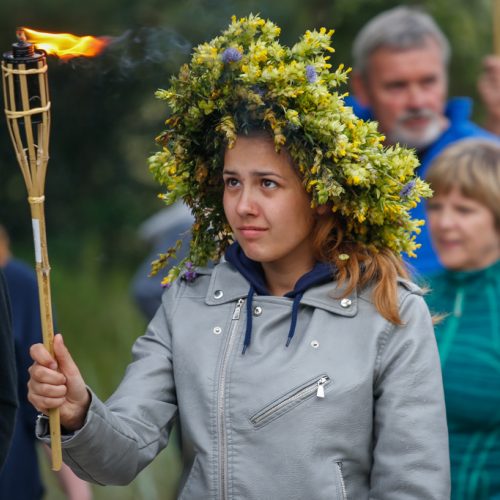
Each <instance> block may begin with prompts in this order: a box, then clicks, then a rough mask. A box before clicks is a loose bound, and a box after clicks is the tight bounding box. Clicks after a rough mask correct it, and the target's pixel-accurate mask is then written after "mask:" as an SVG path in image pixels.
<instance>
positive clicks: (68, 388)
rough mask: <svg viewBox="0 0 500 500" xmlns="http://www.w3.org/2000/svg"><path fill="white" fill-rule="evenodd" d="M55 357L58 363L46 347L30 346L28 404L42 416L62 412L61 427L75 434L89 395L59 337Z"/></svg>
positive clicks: (86, 406)
mask: <svg viewBox="0 0 500 500" xmlns="http://www.w3.org/2000/svg"><path fill="white" fill-rule="evenodd" d="M54 355H55V359H54V358H53V357H52V356H51V355H50V354H49V352H48V351H47V349H45V347H44V346H43V344H34V345H32V346H31V349H30V356H31V357H32V359H33V361H34V363H33V364H32V365H31V367H30V368H29V372H30V379H29V381H28V400H29V401H30V403H31V404H32V405H33V406H34V407H35V408H36V409H37V410H38V411H41V412H42V413H48V410H51V409H53V408H59V411H60V417H61V425H62V426H63V427H64V428H65V429H67V430H68V431H75V430H78V429H80V428H81V427H82V426H83V424H84V422H85V417H86V416H87V411H88V408H89V405H90V394H89V392H88V391H87V388H86V386H85V382H84V380H83V378H82V376H81V374H80V370H79V369H78V366H76V363H75V362H74V361H73V358H72V357H71V354H70V353H69V351H68V349H67V348H66V346H65V345H64V342H63V338H62V335H60V334H58V335H56V336H55V337H54Z"/></svg>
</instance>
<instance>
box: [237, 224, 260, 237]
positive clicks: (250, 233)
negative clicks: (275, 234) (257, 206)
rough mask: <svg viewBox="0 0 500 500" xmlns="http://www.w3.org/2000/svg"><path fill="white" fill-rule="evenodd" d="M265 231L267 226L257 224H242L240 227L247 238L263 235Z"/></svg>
mask: <svg viewBox="0 0 500 500" xmlns="http://www.w3.org/2000/svg"><path fill="white" fill-rule="evenodd" d="M265 231H267V229H266V228H263V227H256V226H242V227H239V228H238V232H239V233H240V234H241V236H244V237H245V238H257V237H259V236H262V234H263V233H264V232H265Z"/></svg>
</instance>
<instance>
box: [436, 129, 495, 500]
mask: <svg viewBox="0 0 500 500" xmlns="http://www.w3.org/2000/svg"><path fill="white" fill-rule="evenodd" d="M428 180H429V182H430V183H431V185H432V188H433V189H434V193H435V194H434V196H433V198H432V199H431V200H430V201H429V202H428V203H427V214H428V218H429V230H430V232H431V236H432V241H433V245H434V248H435V250H436V252H437V255H438V257H439V259H440V261H441V263H442V264H443V266H444V267H445V268H446V271H444V272H443V273H440V274H438V275H436V276H434V277H433V278H432V279H431V280H430V286H431V289H432V293H431V294H430V295H428V297H427V299H428V303H429V305H430V307H431V309H432V310H433V311H434V312H436V313H444V314H445V318H444V320H443V321H442V322H441V323H440V324H438V325H436V335H437V340H438V346H439V351H440V356H441V364H442V369H443V379H444V388H445V396H446V407H447V414H448V429H449V433H450V453H451V471H452V498H453V499H460V500H462V499H469V498H470V499H474V500H486V499H491V498H498V497H499V496H500V477H499V475H498V470H499V467H500V391H499V388H500V312H499V303H500V261H499V259H500V144H499V143H495V142H488V141H485V140H479V139H470V140H467V141H462V142H460V143H457V144H455V145H453V146H450V147H449V148H448V149H447V150H445V152H444V153H443V154H442V155H441V156H439V157H438V158H437V159H436V161H435V163H434V164H433V165H432V166H431V168H430V169H429V172H428Z"/></svg>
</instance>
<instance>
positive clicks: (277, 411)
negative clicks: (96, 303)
mask: <svg viewBox="0 0 500 500" xmlns="http://www.w3.org/2000/svg"><path fill="white" fill-rule="evenodd" d="M248 288H249V287H248V283H247V282H246V280H244V279H243V278H242V277H241V275H240V274H239V273H238V272H237V271H236V270H235V269H234V268H233V267H232V266H231V265H230V264H228V263H225V262H223V263H221V264H219V265H218V266H216V268H215V269H214V270H202V271H201V275H200V276H199V277H198V278H197V279H196V280H195V281H194V282H192V283H187V282H185V281H182V280H179V281H178V283H177V284H176V285H174V286H173V287H172V288H171V289H170V290H168V292H167V293H165V294H164V297H163V303H162V306H161V307H160V309H159V310H158V312H157V314H156V316H155V318H154V319H153V321H152V322H151V323H150V325H149V327H148V329H147V332H146V334H145V335H144V336H142V337H140V338H139V339H138V340H137V341H136V343H135V345H134V348H133V362H132V363H131V364H130V365H129V367H128V368H127V372H126V375H125V377H124V379H123V381H122V383H121V384H120V386H119V387H118V389H117V391H116V392H115V393H114V394H113V396H112V397H111V398H110V399H109V400H108V401H107V402H106V403H105V404H104V403H103V402H101V401H100V400H99V399H98V398H97V397H96V396H95V395H92V403H91V406H90V410H89V413H88V416H87V420H86V423H85V425H84V427H83V428H82V429H81V430H80V431H78V432H76V433H75V434H73V435H70V436H66V437H64V438H63V449H64V461H65V462H66V463H68V464H69V465H70V466H71V467H72V468H73V470H75V472H77V474H78V475H79V476H80V477H82V478H83V479H86V480H88V481H93V482H97V483H101V484H126V483H128V482H130V481H131V480H132V479H133V478H134V477H135V476H136V475H137V474H138V472H139V471H140V470H141V469H143V468H144V467H145V466H146V465H147V464H148V463H149V462H150V461H151V460H152V459H153V458H154V457H155V456H156V455H157V454H158V453H159V451H160V450H161V449H162V448H164V446H165V445H166V444H167V441H168V436H169V429H170V427H171V424H172V422H173V420H174V419H175V417H176V416H178V417H179V418H180V421H181V428H182V442H183V448H184V453H183V456H184V461H185V463H184V471H185V472H184V477H183V480H182V489H181V492H180V497H179V498H181V499H200V500H202V499H203V500H206V499H218V500H226V499H243V500H266V499H267V500H281V499H282V500H293V499H296V500H332V499H333V500H335V499H339V500H340V499H342V500H345V499H349V500H363V499H367V498H370V499H384V500H389V499H394V500H406V499H414V500H417V499H418V500H424V499H442V500H443V499H448V498H449V461H448V438H447V428H446V418H445V408H444V400H443V390H442V381H441V371H440V365H439V358H438V354H437V349H436V344H435V340H434V334H433V328H432V325H431V320H430V316H429V312H428V310H427V306H426V305H425V303H424V301H423V299H422V297H421V293H420V291H419V289H418V288H417V287H416V286H415V285H413V284H410V283H406V282H402V283H401V286H400V287H399V296H400V304H401V305H400V312H401V316H402V319H403V321H404V323H405V325H404V326H401V327H399V326H394V325H393V324H391V323H389V322H388V321H386V320H385V319H384V318H382V317H381V316H380V315H379V314H378V313H377V312H376V310H375V308H374V305H373V303H372V302H371V300H370V293H369V291H366V292H362V293H360V294H359V295H358V294H352V295H351V296H350V297H349V298H344V299H339V298H338V297H339V295H340V293H341V292H340V291H339V289H338V288H337V287H336V285H335V283H328V284H325V285H321V286H317V287H315V288H312V289H310V290H308V291H307V292H306V293H305V294H304V296H303V298H302V300H301V305H300V311H299V315H298V323H297V329H296V334H295V337H294V338H293V342H292V343H291V344H290V345H289V347H285V342H286V337H287V333H288V329H289V326H290V311H291V303H292V300H291V299H289V298H285V297H275V296H258V295H257V296H255V297H254V302H253V311H252V314H253V327H252V328H253V333H252V342H251V345H250V347H249V348H248V350H247V351H246V353H245V355H242V344H243V335H244V330H245V328H244V326H245V323H246V308H245V306H244V304H245V298H246V295H247V293H248ZM38 430H39V432H43V430H42V429H40V428H39V429H38Z"/></svg>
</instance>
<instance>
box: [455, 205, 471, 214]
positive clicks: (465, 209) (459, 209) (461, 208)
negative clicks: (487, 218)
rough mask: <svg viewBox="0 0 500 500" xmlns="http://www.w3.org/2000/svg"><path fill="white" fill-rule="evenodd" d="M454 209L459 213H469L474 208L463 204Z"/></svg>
mask: <svg viewBox="0 0 500 500" xmlns="http://www.w3.org/2000/svg"><path fill="white" fill-rule="evenodd" d="M456 211H457V212H458V213H460V214H463V215H465V214H471V213H473V212H474V209H473V208H471V207H466V206H465V205H462V206H458V207H456Z"/></svg>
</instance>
